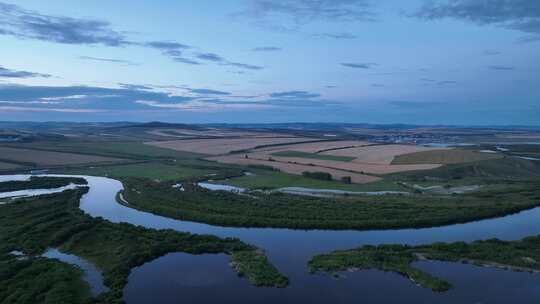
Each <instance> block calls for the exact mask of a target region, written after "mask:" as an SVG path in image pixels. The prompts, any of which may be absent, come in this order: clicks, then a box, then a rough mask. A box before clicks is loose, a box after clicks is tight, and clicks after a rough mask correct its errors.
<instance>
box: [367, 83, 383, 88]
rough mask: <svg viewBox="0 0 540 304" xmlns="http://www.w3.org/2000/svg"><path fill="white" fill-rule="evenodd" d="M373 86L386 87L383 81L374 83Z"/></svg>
mask: <svg viewBox="0 0 540 304" xmlns="http://www.w3.org/2000/svg"><path fill="white" fill-rule="evenodd" d="M371 86H372V87H374V88H384V87H386V86H385V85H384V84H382V83H372V84H371Z"/></svg>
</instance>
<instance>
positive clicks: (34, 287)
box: [0, 249, 92, 304]
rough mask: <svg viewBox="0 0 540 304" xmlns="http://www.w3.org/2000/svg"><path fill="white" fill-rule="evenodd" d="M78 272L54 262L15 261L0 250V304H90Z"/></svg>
mask: <svg viewBox="0 0 540 304" xmlns="http://www.w3.org/2000/svg"><path fill="white" fill-rule="evenodd" d="M82 275H83V272H82V270H80V269H79V268H77V267H75V266H72V265H69V264H65V263H62V262H60V261H57V260H51V259H47V258H40V257H33V258H29V259H17V257H15V256H14V255H11V254H8V253H7V251H6V250H4V249H0V283H1V284H0V302H1V303H24V304H34V303H51V304H53V303H54V304H56V303H65V304H71V303H91V301H92V300H91V295H90V286H88V284H87V283H86V282H84V281H83V279H82Z"/></svg>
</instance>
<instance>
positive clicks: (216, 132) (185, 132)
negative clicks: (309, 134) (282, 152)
mask: <svg viewBox="0 0 540 304" xmlns="http://www.w3.org/2000/svg"><path fill="white" fill-rule="evenodd" d="M146 133H148V134H152V135H158V136H164V137H177V138H194V137H259V138H264V137H291V135H289V134H280V133H270V132H268V133H266V132H250V131H237V130H226V129H204V130H193V129H181V128H173V129H155V130H149V131H146Z"/></svg>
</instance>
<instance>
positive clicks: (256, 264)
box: [231, 250, 289, 287]
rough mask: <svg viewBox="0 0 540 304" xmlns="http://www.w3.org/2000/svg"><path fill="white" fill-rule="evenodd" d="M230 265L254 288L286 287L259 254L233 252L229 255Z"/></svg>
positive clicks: (276, 272) (274, 270)
mask: <svg viewBox="0 0 540 304" xmlns="http://www.w3.org/2000/svg"><path fill="white" fill-rule="evenodd" d="M231 264H232V267H233V268H234V269H235V270H236V272H238V274H239V275H240V276H246V277H247V278H248V280H249V281H250V282H251V283H253V284H254V285H256V286H276V287H286V286H287V285H288V284H289V280H288V279H287V278H286V277H285V276H283V275H281V274H280V273H279V272H278V271H277V269H276V268H275V267H274V266H273V265H272V264H271V263H270V262H269V261H268V258H267V257H266V256H265V255H264V254H262V253H261V252H258V251H254V250H247V251H235V252H234V253H233V254H232V255H231Z"/></svg>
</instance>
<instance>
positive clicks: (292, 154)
mask: <svg viewBox="0 0 540 304" xmlns="http://www.w3.org/2000/svg"><path fill="white" fill-rule="evenodd" d="M272 155H273V156H281V157H298V158H313V159H323V160H334V161H341V162H350V161H352V160H353V159H354V157H349V156H336V155H327V154H318V153H308V152H301V151H279V152H276V153H272Z"/></svg>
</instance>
